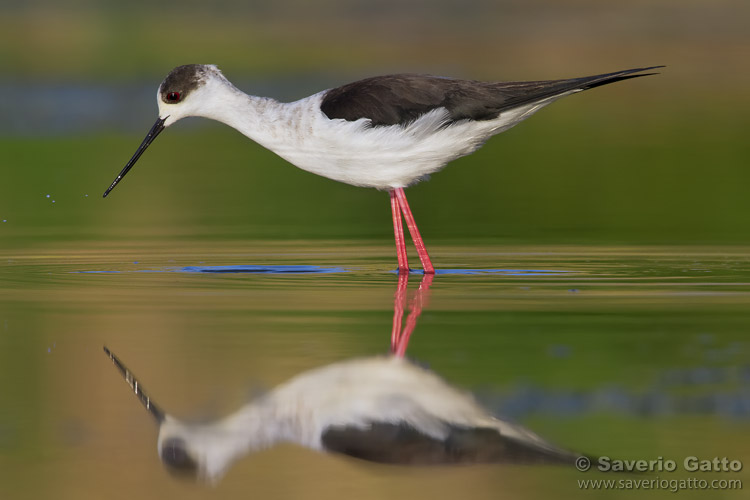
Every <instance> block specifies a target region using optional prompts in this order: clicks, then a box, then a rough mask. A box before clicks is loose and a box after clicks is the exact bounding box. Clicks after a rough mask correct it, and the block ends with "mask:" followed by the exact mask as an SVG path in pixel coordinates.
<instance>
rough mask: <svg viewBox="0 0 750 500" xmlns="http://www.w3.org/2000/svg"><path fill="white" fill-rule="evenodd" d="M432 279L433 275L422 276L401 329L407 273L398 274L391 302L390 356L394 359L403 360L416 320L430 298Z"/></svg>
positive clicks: (407, 281) (407, 280)
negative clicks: (394, 357)
mask: <svg viewBox="0 0 750 500" xmlns="http://www.w3.org/2000/svg"><path fill="white" fill-rule="evenodd" d="M434 278H435V275H434V274H428V273H425V274H424V275H423V276H422V282H421V283H420V284H419V288H418V289H417V291H416V292H414V297H413V298H412V300H411V304H410V309H411V310H410V312H409V316H407V318H406V324H404V325H403V328H402V323H403V317H404V309H405V307H406V289H407V286H408V284H409V273H399V274H398V286H397V287H396V294H395V296H394V302H393V329H392V330H391V354H393V355H394V356H396V357H399V358H403V357H404V355H405V354H406V348H407V347H408V345H409V338H410V337H411V334H412V332H414V328H415V327H416V326H417V319H419V316H420V315H421V314H422V308H423V307H425V306H426V305H427V301H428V299H429V296H430V286H431V285H432V280H433V279H434Z"/></svg>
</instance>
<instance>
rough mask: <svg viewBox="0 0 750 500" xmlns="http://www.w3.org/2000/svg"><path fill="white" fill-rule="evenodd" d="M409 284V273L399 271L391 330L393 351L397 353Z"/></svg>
mask: <svg viewBox="0 0 750 500" xmlns="http://www.w3.org/2000/svg"><path fill="white" fill-rule="evenodd" d="M408 284H409V273H408V272H406V273H398V287H397V288H396V294H395V295H394V299H395V300H394V301H393V329H392V330H391V353H392V354H395V353H396V350H397V348H398V343H399V339H400V338H401V322H402V321H401V320H402V319H403V317H404V306H405V305H406V287H407V285H408Z"/></svg>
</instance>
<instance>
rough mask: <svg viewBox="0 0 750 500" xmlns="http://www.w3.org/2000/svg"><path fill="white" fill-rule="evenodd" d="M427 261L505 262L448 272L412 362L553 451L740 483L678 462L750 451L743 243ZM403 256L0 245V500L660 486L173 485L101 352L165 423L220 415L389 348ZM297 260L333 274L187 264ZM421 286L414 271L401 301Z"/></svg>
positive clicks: (278, 472)
mask: <svg viewBox="0 0 750 500" xmlns="http://www.w3.org/2000/svg"><path fill="white" fill-rule="evenodd" d="M433 255H434V260H435V262H436V264H437V265H438V267H439V268H441V267H442V268H443V269H450V270H464V271H465V270H467V269H482V270H499V271H493V272H485V273H483V274H472V275H466V274H438V275H437V276H436V277H435V280H434V282H433V284H432V287H431V289H430V294H429V300H428V301H427V304H426V307H425V310H424V312H423V314H422V316H421V317H420V318H419V322H418V325H417V328H416V330H415V333H414V335H413V337H412V342H411V345H410V349H409V351H408V354H409V355H410V356H411V357H412V358H414V359H416V360H418V361H419V362H422V363H426V364H428V365H429V366H430V367H431V368H432V369H434V370H435V371H437V372H438V373H440V374H441V375H443V376H444V377H445V378H446V379H447V380H449V381H450V382H452V383H454V384H456V385H458V386H460V387H464V388H467V389H470V390H473V391H474V392H476V393H477V394H478V396H479V397H480V399H481V400H482V401H483V402H484V403H485V404H487V405H488V406H489V407H490V408H492V410H493V411H495V412H497V413H499V414H505V415H507V416H510V417H512V418H514V419H516V420H518V421H520V422H522V423H524V424H525V425H527V426H529V427H530V428H532V429H534V430H535V431H537V432H538V433H540V434H541V435H543V436H545V437H546V438H548V439H550V440H552V441H554V442H556V443H558V444H560V445H563V446H566V447H569V448H572V449H576V450H584V451H587V452H590V453H594V454H604V455H609V456H612V457H616V458H627V459H647V460H651V459H657V458H658V457H663V458H664V459H672V460H675V461H676V462H677V463H678V464H680V467H679V468H678V470H677V471H676V472H672V473H670V472H661V473H657V474H655V475H653V476H648V477H660V478H663V479H684V478H689V477H693V478H697V479H705V480H708V481H710V480H713V479H740V480H742V481H743V482H747V480H748V476H747V472H746V471H744V470H743V471H742V472H739V473H733V472H723V473H707V472H696V473H693V474H688V473H686V472H685V471H684V470H681V468H682V460H683V459H684V458H685V457H688V456H696V457H700V458H713V457H725V456H726V457H728V458H730V459H734V460H740V461H742V462H744V463H747V461H748V460H750V455H748V451H747V446H746V444H747V439H746V436H747V435H748V432H750V406H749V402H748V401H749V399H748V398H750V396H749V395H748V392H747V387H748V384H750V342H749V341H748V337H747V331H748V326H750V257H748V254H747V249H744V248H737V247H735V248H730V247H727V248H723V249H719V248H707V249H706V248H704V249H700V248H695V247H679V248H678V247H671V248H667V247H662V248H656V247H627V248H623V247H583V246H579V247H573V246H568V247H554V248H553V247H550V246H535V247H516V246H502V247H500V246H497V245H472V246H461V245H436V246H434V247H433ZM392 261H393V255H392V251H391V248H390V245H387V244H386V242H383V243H382V244H379V243H378V244H364V243H362V242H359V241H351V240H345V241H335V242H329V241H306V242H300V241H293V242H276V243H270V242H260V243H237V242H222V243H220V244H219V243H211V244H198V243H193V244H182V245H173V244H172V245H161V246H157V245H154V244H153V243H143V242H141V244H140V245H139V244H138V242H130V243H128V244H123V245H113V244H104V243H97V244H89V245H87V248H86V249H83V250H82V249H78V248H74V247H73V246H72V245H68V244H64V243H61V244H58V245H56V246H54V247H51V248H48V249H45V250H43V251H42V250H40V249H33V250H25V251H22V252H19V251H6V252H4V254H3V281H4V285H3V289H2V291H0V297H1V303H2V309H0V320H1V321H2V324H0V328H2V336H0V363H1V365H2V367H3V369H2V371H0V374H2V377H0V390H1V391H2V394H3V397H2V400H3V406H2V412H0V466H1V470H2V476H3V480H2V488H3V490H4V491H5V492H6V494H7V495H6V494H4V495H3V497H4V498H97V497H101V496H102V495H104V496H106V497H108V498H132V497H138V498H165V497H167V498H169V497H175V496H180V497H181V498H208V497H211V498H217V497H218V498H223V497H233V496H238V495H242V496H248V495H252V496H259V497H263V498H289V497H301V498H331V497H334V498H382V497H384V496H389V497H391V498H415V497H417V498H451V497H456V496H461V495H465V494H467V492H470V494H471V496H472V497H475V498H498V496H500V497H502V498H506V497H507V498H549V497H568V496H569V497H576V496H578V495H584V494H587V495H592V497H595V498H629V496H632V495H639V497H641V496H647V495H649V494H653V493H654V492H646V491H638V492H634V491H619V492H608V493H602V492H596V493H594V492H585V493H581V492H580V491H579V486H578V483H577V481H578V480H579V479H586V478H605V479H607V478H609V477H610V476H611V474H609V475H608V474H604V473H599V474H594V473H591V472H589V473H585V474H584V473H581V472H578V471H576V470H567V469H562V468H555V467H522V466H503V467H489V466H479V467H458V468H398V467H388V466H379V465H371V464H366V463H362V462H358V461H355V460H351V459H347V458H340V457H335V456H324V455H320V454H317V453H314V452H311V451H307V450H303V449H300V448H297V447H294V446H291V445H290V446H281V447H279V448H276V449H273V450H268V451H264V452H261V453H258V454H256V455H253V456H251V457H249V458H246V459H244V460H242V461H240V462H239V463H238V464H237V465H235V466H234V467H233V468H232V469H231V470H230V472H229V474H228V475H227V476H226V477H225V478H224V479H223V480H222V481H221V482H220V483H219V484H218V485H216V486H214V487H210V486H206V485H198V484H195V483H193V482H191V481H185V480H180V479H178V478H175V477H172V476H170V475H169V474H168V473H167V472H166V470H165V469H164V468H163V467H162V466H161V464H160V463H159V459H158V456H157V453H156V428H155V426H154V425H153V421H152V420H151V419H150V418H149V417H148V415H147V414H146V412H144V411H143V410H142V408H141V407H140V406H139V405H138V404H137V402H136V400H135V398H134V397H133V396H132V394H130V391H129V389H128V387H127V386H126V385H125V384H124V383H123V381H122V380H121V378H120V377H119V375H117V373H116V371H115V370H114V369H113V368H112V366H111V363H110V362H109V360H108V359H107V358H106V357H105V356H104V355H103V353H102V352H101V346H102V345H103V344H106V345H107V346H109V347H110V348H111V349H112V350H113V351H114V352H115V353H117V354H118V355H119V356H120V357H122V358H123V360H124V361H125V362H126V363H127V364H128V365H129V366H130V368H131V369H133V370H134V371H135V372H136V373H137V374H138V376H139V377H140V379H141V382H142V383H143V384H144V386H146V387H148V390H149V391H150V395H151V396H152V397H153V398H154V399H155V400H157V401H158V402H159V403H160V404H161V405H162V406H163V407H164V408H165V409H166V410H167V411H169V412H172V413H174V414H176V415H178V416H181V417H185V418H192V419H196V418H197V419H201V418H209V417H216V416H219V415H222V414H225V413H228V412H230V411H232V410H233V409H235V408H237V407H238V406H239V405H241V404H242V403H243V402H245V401H247V400H248V399H249V397H250V396H251V394H252V393H253V392H254V391H257V390H258V389H259V388H263V387H266V388H267V387H270V386H273V385H274V384H276V383H279V382H281V381H283V380H285V379H286V378H289V377H291V376H293V375H295V374H297V373H299V372H301V371H303V370H305V369H307V368H311V367H315V366H319V365H324V364H327V363H332V362H335V361H338V360H342V359H347V358H351V357H357V356H368V355H373V354H380V353H384V352H386V351H387V350H388V344H389V339H390V329H391V321H392V315H393V305H394V292H395V290H396V284H397V281H398V280H397V276H396V274H394V273H393V272H392V268H393V267H394V266H393V262H392ZM300 264H304V265H311V266H319V267H320V268H323V269H327V270H330V271H331V272H327V273H323V274H312V273H307V274H304V273H301V274H294V273H287V274H274V273H271V274H263V273H242V272H227V273H205V272H188V270H187V269H186V268H187V267H188V266H193V267H196V266H198V267H201V266H202V268H204V269H207V268H208V267H209V266H214V267H212V268H214V269H215V266H237V265H262V266H267V267H270V268H272V269H276V267H274V266H285V265H300ZM225 269H230V267H226V268H225ZM420 279H421V276H420V275H413V276H412V277H411V279H410V283H409V288H408V294H409V296H410V297H411V296H412V295H413V294H414V293H415V291H416V289H417V285H418V284H419V282H420ZM627 477H629V476H627ZM42 479H43V480H42ZM499 491H502V495H499V494H498V492H499ZM665 493H666V492H664V491H661V492H656V493H655V494H665ZM741 493H742V492H741V491H739V492H738V491H734V492H729V491H712V492H710V495H711V497H712V498H740V497H741ZM706 494H707V492H706V491H695V490H693V491H682V492H681V493H680V495H681V496H682V497H684V498H704V496H705V495H706Z"/></svg>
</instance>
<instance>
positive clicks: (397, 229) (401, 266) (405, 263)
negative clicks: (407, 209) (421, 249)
mask: <svg viewBox="0 0 750 500" xmlns="http://www.w3.org/2000/svg"><path fill="white" fill-rule="evenodd" d="M390 195H391V212H392V213H393V234H394V236H395V237H396V256H397V258H398V272H399V274H402V273H408V272H409V258H408V256H407V255H406V239H405V238H404V226H403V225H402V224H401V208H400V206H399V202H398V198H397V197H396V193H395V192H394V191H391V192H390Z"/></svg>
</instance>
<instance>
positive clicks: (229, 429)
mask: <svg viewBox="0 0 750 500" xmlns="http://www.w3.org/2000/svg"><path fill="white" fill-rule="evenodd" d="M403 276H406V277H405V278H401V276H400V277H399V286H398V289H397V292H396V300H395V312H394V328H393V332H392V339H391V355H388V356H377V357H370V358H362V359H353V360H346V361H341V362H337V363H333V364H330V365H326V366H322V367H320V368H316V369H313V370H309V371H306V372H304V373H302V374H299V375H297V376H296V377H294V378H292V379H291V380H289V381H287V382H286V383H283V384H281V385H280V386H278V387H276V388H275V389H273V390H272V391H270V392H269V393H267V394H265V395H263V396H262V397H259V398H257V399H255V400H254V401H252V402H250V403H248V404H246V405H245V406H243V407H242V408H240V409H239V410H237V411H236V412H235V413H232V414H231V415H229V416H227V417H225V418H223V419H220V420H217V421H215V422H210V423H204V424H191V423H186V422H183V421H180V420H178V419H177V418H175V417H173V416H172V415H169V414H168V413H165V412H164V411H163V410H162V409H161V408H160V407H159V406H158V405H157V404H156V403H155V402H154V401H153V400H152V399H151V398H150V397H149V396H148V394H147V393H146V392H145V391H144V389H143V387H142V385H141V384H140V382H139V381H138V380H137V379H136V378H135V377H134V375H133V373H132V372H131V371H130V370H129V369H128V368H127V367H126V366H125V365H124V364H123V363H122V362H121V361H120V359H119V358H118V357H117V356H115V354H114V353H112V352H111V351H110V350H109V349H108V348H107V347H104V352H105V353H106V354H107V356H109V358H110V359H111V360H112V361H113V363H114V365H115V367H117V369H118V370H119V371H120V373H121V374H122V376H123V377H124V379H125V380H126V381H127V383H128V384H129V385H130V387H131V389H132V390H133V392H134V393H135V394H136V396H137V397H138V399H139V400H140V402H141V403H142V404H143V406H144V407H145V408H146V409H147V410H148V411H149V413H150V414H151V415H152V417H153V418H154V419H155V420H156V422H157V424H158V426H159V437H158V453H159V457H160V459H161V461H162V462H163V463H164V465H165V466H166V467H167V468H168V469H169V470H170V472H173V473H178V474H183V475H188V476H192V477H196V478H198V479H202V480H207V481H209V482H216V481H218V480H219V479H220V478H221V477H222V476H223V474H224V473H225V472H226V471H227V469H228V468H229V467H230V466H231V465H232V464H233V463H234V462H235V461H236V460H238V459H239V458H241V457H243V456H244V455H247V454H248V453H252V452H255V451H259V450H262V449H265V448H269V447H271V446H273V445H275V444H277V443H282V442H291V443H296V444H298V445H301V446H305V447H307V448H311V449H313V450H318V451H321V452H332V453H339V454H343V455H348V456H350V457H355V458H358V459H363V460H369V461H373V462H380V463H389V464H403V465H407V464H414V465H430V464H476V463H518V464H573V463H574V461H575V459H576V458H578V455H577V454H574V453H572V452H569V451H566V450H564V449H562V448H559V447H557V446H555V445H553V444H551V443H549V442H547V441H545V440H544V439H542V438H541V437H539V436H537V435H536V434H534V433H533V432H531V431H530V430H528V429H525V428H523V427H521V426H519V425H516V424H513V423H511V422H508V421H505V420H502V419H499V418H497V417H494V416H493V415H491V414H490V413H489V412H488V411H486V410H485V409H484V408H482V407H481V406H480V405H479V404H478V403H477V402H476V401H475V399H474V398H473V396H472V395H471V394H469V393H467V392H465V391H462V390H460V389H458V388H455V387H453V386H451V385H450V384H448V383H447V382H446V381H445V380H443V379H442V378H441V377H440V376H438V375H437V374H435V373H433V372H432V371H429V370H427V369H425V368H423V367H420V366H418V365H416V364H414V363H412V362H410V361H409V360H407V359H405V358H404V353H405V351H406V346H407V344H408V341H409V338H410V336H411V334H412V332H413V330H414V327H415V325H416V320H417V318H418V317H419V314H420V313H421V310H422V306H423V305H424V302H425V300H426V295H427V292H428V291H429V287H430V284H431V282H432V279H433V276H432V275H425V278H424V279H423V281H422V282H421V284H420V287H419V289H418V290H417V291H416V293H415V296H414V299H413V300H412V302H411V311H410V313H409V316H408V317H407V320H406V323H405V326H404V327H403V328H402V327H401V320H402V317H403V314H404V305H405V303H406V287H407V284H408V275H406V274H404V275H403Z"/></svg>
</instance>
